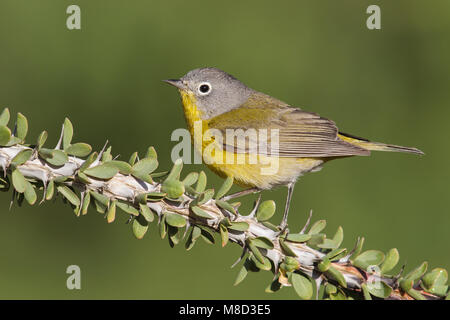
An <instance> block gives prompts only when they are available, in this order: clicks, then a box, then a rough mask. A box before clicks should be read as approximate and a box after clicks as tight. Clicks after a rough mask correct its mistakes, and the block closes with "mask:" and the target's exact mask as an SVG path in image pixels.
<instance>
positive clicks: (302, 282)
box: [289, 272, 313, 300]
mask: <svg viewBox="0 0 450 320" xmlns="http://www.w3.org/2000/svg"><path fill="white" fill-rule="evenodd" d="M289 282H290V283H291V284H292V286H293V287H294V290H295V292H296V293H297V295H298V296H299V297H300V299H302V300H309V299H311V298H312V295H313V287H312V284H311V281H310V280H309V279H308V278H306V277H304V276H302V275H300V274H298V273H295V272H292V273H291V274H290V275H289Z"/></svg>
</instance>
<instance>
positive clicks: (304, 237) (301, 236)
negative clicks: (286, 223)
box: [286, 233, 311, 242]
mask: <svg viewBox="0 0 450 320" xmlns="http://www.w3.org/2000/svg"><path fill="white" fill-rule="evenodd" d="M309 239H311V235H309V234H306V233H290V234H288V235H287V237H286V240H289V241H292V242H306V241H308V240H309Z"/></svg>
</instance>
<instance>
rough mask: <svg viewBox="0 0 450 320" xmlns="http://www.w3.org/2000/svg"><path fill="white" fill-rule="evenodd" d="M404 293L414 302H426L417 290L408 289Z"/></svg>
mask: <svg viewBox="0 0 450 320" xmlns="http://www.w3.org/2000/svg"><path fill="white" fill-rule="evenodd" d="M406 293H407V294H409V295H410V296H411V297H413V298H414V299H416V300H426V299H425V297H424V296H423V295H422V294H421V293H420V292H419V291H417V290H414V289H409V290H408V291H407V292H406Z"/></svg>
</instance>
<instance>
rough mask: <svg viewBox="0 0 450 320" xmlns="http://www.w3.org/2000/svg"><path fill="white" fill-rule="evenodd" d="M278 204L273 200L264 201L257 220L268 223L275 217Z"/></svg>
mask: <svg viewBox="0 0 450 320" xmlns="http://www.w3.org/2000/svg"><path fill="white" fill-rule="evenodd" d="M275 210H276V204H275V201H273V200H266V201H263V202H262V203H261V204H260V205H259V207H258V210H257V211H256V218H257V219H258V221H267V220H269V219H270V218H272V216H273V215H274V213H275Z"/></svg>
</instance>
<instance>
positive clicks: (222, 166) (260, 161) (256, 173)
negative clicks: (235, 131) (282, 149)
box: [180, 91, 323, 189]
mask: <svg viewBox="0 0 450 320" xmlns="http://www.w3.org/2000/svg"><path fill="white" fill-rule="evenodd" d="M180 93H181V98H182V103H183V108H184V114H185V118H186V122H187V125H188V129H189V132H190V133H191V137H192V140H193V141H192V142H193V144H194V147H195V148H196V149H197V150H196V151H197V152H199V153H201V155H202V159H203V162H204V163H205V164H206V165H207V166H208V167H209V168H210V169H211V170H212V171H214V172H215V173H217V174H218V175H219V176H221V177H233V178H234V180H235V182H236V183H237V184H239V185H240V186H242V187H257V188H260V189H271V188H273V187H274V186H278V185H286V184H288V183H290V182H293V181H295V180H296V179H297V178H298V177H299V176H301V175H302V174H304V173H306V172H310V171H313V170H317V169H318V168H319V167H320V165H321V164H322V163H323V160H322V159H318V158H279V157H276V158H274V157H268V156H264V155H258V156H257V159H256V161H255V158H252V159H250V157H251V156H250V155H248V154H240V155H236V154H235V153H230V152H229V151H226V150H222V148H221V145H219V144H218V142H216V141H215V140H209V141H208V140H207V139H204V134H205V132H206V131H207V130H208V129H209V127H208V121H207V120H202V118H201V114H200V111H199V110H198V109H197V108H196V107H195V98H194V96H193V95H192V94H189V93H186V92H183V91H180ZM195 122H201V130H202V131H201V132H202V134H201V135H197V136H196V135H195V134H194V131H195V129H194V128H195V125H194V124H195ZM195 140H197V141H195ZM205 149H207V150H209V151H208V152H205ZM237 157H240V158H239V159H238V158H237ZM230 159H235V161H231V162H230V161H229V160H230Z"/></svg>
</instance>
